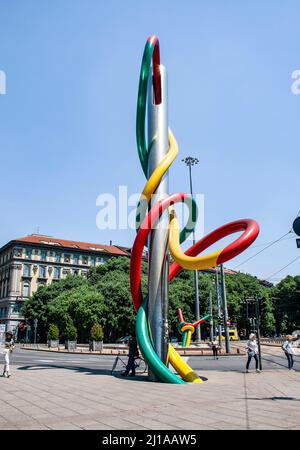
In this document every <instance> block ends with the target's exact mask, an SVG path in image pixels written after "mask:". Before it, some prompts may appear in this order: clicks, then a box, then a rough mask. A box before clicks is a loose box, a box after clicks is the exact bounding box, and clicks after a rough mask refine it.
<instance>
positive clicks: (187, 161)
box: [182, 156, 201, 342]
mask: <svg viewBox="0 0 300 450" xmlns="http://www.w3.org/2000/svg"><path fill="white" fill-rule="evenodd" d="M182 161H183V162H184V163H185V164H186V165H187V166H188V168H189V178H190V192H191V196H192V197H193V182H192V166H194V165H196V164H198V162H199V159H198V158H193V157H192V156H187V157H186V158H184V159H182ZM195 242H196V237H195V229H194V230H193V244H195ZM194 287H195V317H196V321H198V320H199V319H200V305H199V287H198V270H195V271H194ZM196 340H197V341H198V342H200V341H201V327H200V324H199V325H198V326H197V327H196Z"/></svg>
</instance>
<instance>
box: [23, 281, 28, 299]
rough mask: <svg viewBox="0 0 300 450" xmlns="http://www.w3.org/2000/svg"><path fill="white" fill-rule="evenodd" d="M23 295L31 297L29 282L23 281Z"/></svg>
mask: <svg viewBox="0 0 300 450" xmlns="http://www.w3.org/2000/svg"><path fill="white" fill-rule="evenodd" d="M23 297H29V283H28V282H27V281H26V282H25V283H23Z"/></svg>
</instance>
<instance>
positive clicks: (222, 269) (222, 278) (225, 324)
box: [220, 264, 230, 353]
mask: <svg viewBox="0 0 300 450" xmlns="http://www.w3.org/2000/svg"><path fill="white" fill-rule="evenodd" d="M220 267H221V287H222V300H223V318H224V330H225V346H226V353H230V342H229V330H228V325H227V322H228V311H227V299H226V286H225V275H224V266H223V264H221V265H220Z"/></svg>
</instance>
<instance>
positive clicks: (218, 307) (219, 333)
mask: <svg viewBox="0 0 300 450" xmlns="http://www.w3.org/2000/svg"><path fill="white" fill-rule="evenodd" d="M215 286H216V299H217V323H218V336H219V347H220V348H222V325H221V302H220V289H219V277H218V267H216V268H215Z"/></svg>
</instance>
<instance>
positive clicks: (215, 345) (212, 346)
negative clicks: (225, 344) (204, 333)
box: [211, 338, 219, 359]
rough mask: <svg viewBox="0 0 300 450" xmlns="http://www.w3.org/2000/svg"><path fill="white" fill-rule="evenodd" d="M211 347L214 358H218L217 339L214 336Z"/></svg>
mask: <svg viewBox="0 0 300 450" xmlns="http://www.w3.org/2000/svg"><path fill="white" fill-rule="evenodd" d="M211 348H212V351H213V357H214V359H219V357H218V351H219V346H218V341H217V339H216V338H214V340H213V341H212V343H211Z"/></svg>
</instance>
